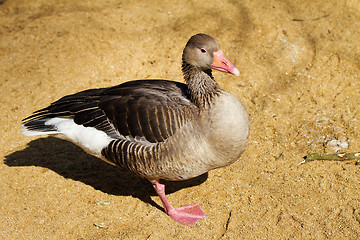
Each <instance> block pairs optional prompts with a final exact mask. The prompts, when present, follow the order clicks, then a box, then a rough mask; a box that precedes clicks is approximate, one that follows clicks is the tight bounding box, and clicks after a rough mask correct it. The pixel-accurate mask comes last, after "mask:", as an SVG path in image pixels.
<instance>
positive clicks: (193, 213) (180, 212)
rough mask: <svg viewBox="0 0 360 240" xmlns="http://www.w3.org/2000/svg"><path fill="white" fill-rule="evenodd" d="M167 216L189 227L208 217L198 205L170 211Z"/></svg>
mask: <svg viewBox="0 0 360 240" xmlns="http://www.w3.org/2000/svg"><path fill="white" fill-rule="evenodd" d="M167 214H168V215H169V216H170V217H171V218H172V219H174V220H175V221H177V222H179V223H181V224H185V225H187V226H191V225H193V224H194V223H196V222H197V221H198V220H200V219H202V218H204V217H206V215H205V213H204V212H203V211H202V210H201V208H200V206H199V205H198V204H192V205H188V206H183V207H177V208H173V209H171V210H168V212H167Z"/></svg>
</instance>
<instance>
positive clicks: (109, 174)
mask: <svg viewBox="0 0 360 240" xmlns="http://www.w3.org/2000/svg"><path fill="white" fill-rule="evenodd" d="M4 163H5V164H6V165H8V166H10V167H23V166H37V167H43V168H47V169H50V170H52V171H54V172H56V173H58V174H59V175H61V176H63V177H65V178H69V179H73V180H75V181H80V182H83V183H85V184H87V185H90V186H92V187H93V188H94V189H96V190H100V191H102V192H104V193H108V194H111V195H121V196H133V197H135V198H138V199H140V200H141V201H143V202H145V203H148V204H150V205H152V206H154V207H156V208H158V209H160V210H161V211H163V208H162V207H160V206H159V205H158V204H157V203H155V202H154V201H153V200H152V199H151V198H150V196H156V193H155V191H154V189H153V188H152V185H151V184H150V182H149V181H147V180H146V179H143V178H140V177H137V176H134V175H132V174H130V173H128V172H126V171H122V170H121V169H120V168H117V167H116V166H112V165H110V164H108V163H106V162H104V161H102V160H100V159H98V158H96V157H93V156H91V155H89V154H87V153H86V152H84V151H83V150H82V149H81V148H79V147H77V146H76V145H74V144H72V143H70V142H68V141H65V140H61V139H58V138H54V137H47V138H39V139H36V140H33V141H31V142H29V143H28V146H27V147H26V148H25V149H23V150H20V151H16V152H13V153H11V154H9V155H7V156H5V161H4ZM207 177H208V174H207V173H205V174H203V175H200V176H198V177H196V178H193V179H189V180H185V181H175V182H172V181H163V183H165V185H166V193H167V194H169V193H173V192H176V191H178V190H180V189H182V188H187V187H191V186H196V185H200V184H201V183H203V182H205V181H206V179H207Z"/></svg>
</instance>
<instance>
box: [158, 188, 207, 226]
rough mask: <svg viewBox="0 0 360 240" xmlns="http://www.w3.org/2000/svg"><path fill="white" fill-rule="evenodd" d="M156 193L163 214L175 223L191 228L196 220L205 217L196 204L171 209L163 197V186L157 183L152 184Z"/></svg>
mask: <svg viewBox="0 0 360 240" xmlns="http://www.w3.org/2000/svg"><path fill="white" fill-rule="evenodd" d="M153 187H154V189H155V191H156V193H157V194H158V195H159V197H160V199H161V201H162V203H163V206H164V210H165V212H166V213H167V214H168V215H169V216H170V217H171V218H172V219H174V220H175V221H177V222H179V223H181V224H185V225H187V226H191V225H193V224H194V223H196V222H197V221H198V220H200V219H202V218H204V217H206V215H205V213H204V212H203V211H202V210H201V208H200V206H199V205H198V204H192V205H188V206H183V207H177V208H175V207H173V206H172V205H171V204H170V202H169V201H168V199H167V198H166V196H165V185H164V184H161V183H159V182H157V183H155V184H153Z"/></svg>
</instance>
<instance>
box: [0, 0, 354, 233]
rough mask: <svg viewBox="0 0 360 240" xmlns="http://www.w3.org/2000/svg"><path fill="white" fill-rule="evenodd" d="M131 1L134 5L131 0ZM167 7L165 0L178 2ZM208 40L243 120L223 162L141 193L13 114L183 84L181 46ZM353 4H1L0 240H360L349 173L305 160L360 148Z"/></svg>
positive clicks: (131, 180) (38, 0)
mask: <svg viewBox="0 0 360 240" xmlns="http://www.w3.org/2000/svg"><path fill="white" fill-rule="evenodd" d="M130 2H131V3H130ZM174 2H175V1H174ZM199 32H204V33H207V34H209V35H212V36H213V37H215V38H216V39H217V40H218V41H219V42H220V44H221V46H222V49H223V51H224V52H225V53H226V56H227V57H228V59H229V60H230V61H232V62H233V63H234V65H235V66H237V67H238V69H239V70H240V72H241V75H240V76H239V77H236V76H232V75H229V74H224V73H220V72H215V73H214V76H215V78H216V80H217V82H218V83H219V85H221V87H223V88H224V89H226V90H227V91H228V92H230V93H232V94H233V95H234V96H236V97H238V98H239V99H241V101H242V102H243V103H244V105H245V106H246V108H247V109H248V111H249V113H250V115H251V121H252V126H251V127H252V128H251V134H250V141H249V145H248V148H247V150H246V151H245V153H244V155H243V156H242V157H241V159H240V160H239V161H237V162H236V163H235V164H233V165H231V166H229V167H226V168H222V169H217V170H214V171H211V172H209V173H208V175H205V176H201V177H199V178H197V179H194V180H191V181H186V182H180V183H178V182H176V183H168V184H167V186H168V188H167V191H168V198H169V200H170V201H171V202H172V203H173V204H174V205H175V206H181V205H186V204H191V203H200V205H201V207H202V208H203V210H204V211H205V212H206V213H207V215H208V216H209V217H207V218H206V219H203V220H201V221H199V222H198V223H197V224H196V225H195V226H193V227H187V226H184V225H181V224H178V223H176V222H174V221H172V220H171V219H170V218H169V217H168V216H167V215H166V214H165V213H164V212H163V211H162V210H161V207H160V205H161V202H160V200H159V198H158V197H157V196H156V194H155V192H154V190H153V189H152V187H151V184H150V183H148V182H147V181H146V180H143V179H140V178H137V177H134V176H132V175H130V174H128V173H126V172H122V171H120V170H119V169H117V168H116V167H112V166H110V165H108V164H106V163H104V162H102V161H100V160H98V159H96V158H94V157H92V156H89V155H87V154H86V153H84V152H83V151H82V150H81V149H79V148H78V147H76V146H74V145H72V144H71V143H68V142H65V141H62V140H58V139H55V138H39V137H32V138H29V137H25V136H23V135H21V134H20V128H21V127H20V125H21V119H23V118H25V117H27V116H28V115H30V114H31V113H32V112H33V111H35V110H37V109H40V108H43V107H45V106H47V105H48V104H50V103H51V102H53V101H55V100H57V99H58V98H60V97H62V96H64V95H67V94H71V93H75V92H77V91H81V90H84V89H87V88H97V87H105V86H112V85H116V84H119V83H123V82H125V81H128V80H133V79H144V78H163V79H172V80H177V81H182V74H181V70H180V64H181V59H180V58H181V53H182V50H183V47H184V45H185V43H186V41H187V40H188V38H189V37H190V36H191V35H193V34H196V33H199ZM359 39H360V2H359V1H358V0H348V1H335V0H331V1H313V0H311V1H295V0H294V1H262V0H256V1H253V0H244V1H235V0H224V1H208V0H206V1H205V0H204V1H176V3H173V2H172V1H152V2H151V3H150V1H140V0H135V1H119V0H116V1H112V0H105V1H90V0H87V1H74V0H64V1H55V0H5V1H4V0H2V1H0V92H1V94H0V111H1V125H0V133H1V138H0V142H1V144H0V153H1V159H2V163H1V165H0V222H1V224H0V238H1V239H360V167H359V165H358V164H357V163H356V162H354V161H347V162H344V161H337V162H331V161H314V162H310V163H306V164H303V165H299V163H300V162H301V161H302V160H303V157H304V156H305V155H307V154H309V153H312V152H316V153H335V152H336V151H338V152H358V151H359V150H360V121H359V118H360V107H359V104H360V41H359Z"/></svg>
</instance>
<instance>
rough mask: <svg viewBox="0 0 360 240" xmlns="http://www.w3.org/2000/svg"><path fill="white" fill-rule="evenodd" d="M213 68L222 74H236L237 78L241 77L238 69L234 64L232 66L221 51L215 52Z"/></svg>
mask: <svg viewBox="0 0 360 240" xmlns="http://www.w3.org/2000/svg"><path fill="white" fill-rule="evenodd" d="M211 67H212V68H213V69H215V70H218V71H220V72H227V73H231V74H234V75H235V76H239V75H240V71H239V69H237V68H236V67H235V66H234V64H232V63H231V62H230V61H229V60H228V59H227V58H226V57H225V55H224V53H223V52H222V51H221V49H220V50H218V51H216V52H214V62H213V64H211Z"/></svg>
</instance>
